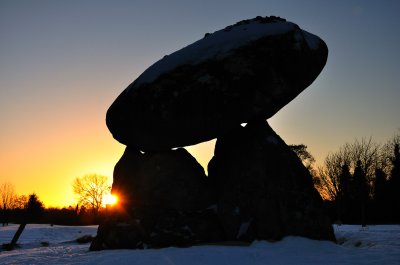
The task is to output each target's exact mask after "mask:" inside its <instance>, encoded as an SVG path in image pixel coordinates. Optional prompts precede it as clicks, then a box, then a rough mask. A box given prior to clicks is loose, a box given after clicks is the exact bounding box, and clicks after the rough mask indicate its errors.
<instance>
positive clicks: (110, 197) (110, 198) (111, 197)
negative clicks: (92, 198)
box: [104, 194, 118, 205]
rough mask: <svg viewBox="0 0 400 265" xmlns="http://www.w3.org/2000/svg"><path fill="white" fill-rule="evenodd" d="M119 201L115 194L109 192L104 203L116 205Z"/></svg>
mask: <svg viewBox="0 0 400 265" xmlns="http://www.w3.org/2000/svg"><path fill="white" fill-rule="evenodd" d="M117 201H118V198H117V197H116V196H114V195H111V194H108V195H106V196H105V197H104V205H114V204H116V203H117Z"/></svg>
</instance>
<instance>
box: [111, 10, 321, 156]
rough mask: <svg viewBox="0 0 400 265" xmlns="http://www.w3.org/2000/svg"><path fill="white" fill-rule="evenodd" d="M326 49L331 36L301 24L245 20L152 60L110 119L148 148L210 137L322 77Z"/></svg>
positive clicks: (129, 141)
mask: <svg viewBox="0 0 400 265" xmlns="http://www.w3.org/2000/svg"><path fill="white" fill-rule="evenodd" d="M327 56H328V49H327V46H326V45H325V43H324V42H323V41H322V40H321V39H320V38H319V37H317V36H315V35H313V34H310V33H308V32H306V31H304V30H302V29H300V28H299V27H298V26H297V25H296V24H294V23H291V22H286V21H285V20H283V19H280V18H275V17H266V18H261V17H257V18H255V19H251V20H245V21H241V22H239V23H237V24H235V25H233V26H229V27H226V28H225V29H222V30H219V31H216V32H214V33H213V34H207V35H206V36H205V37H204V38H203V39H201V40H199V41H197V42H194V43H193V44H191V45H189V46H187V47H185V48H183V49H181V50H178V51H176V52H174V53H172V54H171V55H168V56H165V57H164V58H163V59H161V60H159V61H158V62H156V63H155V64H153V65H152V66H150V67H149V68H148V69H147V70H146V71H144V72H143V74H142V75H140V76H139V78H137V79H136V80H135V81H134V82H133V83H132V84H130V85H129V86H128V87H127V88H126V89H125V90H124V91H123V92H122V93H121V94H120V95H119V96H118V98H117V99H116V100H115V101H114V103H113V104H112V105H111V107H110V108H109V110H108V112H107V118H106V121H107V126H108V128H109V130H110V131H111V133H112V134H113V136H114V138H115V139H117V140H118V141H119V142H121V143H123V144H126V145H129V146H133V147H135V148H137V149H138V150H142V151H154V150H164V149H170V148H173V147H180V146H187V145H193V144H197V143H200V142H203V141H207V140H210V139H213V138H216V137H218V136H219V135H223V134H225V133H227V132H229V131H230V130H231V129H233V128H235V126H237V125H239V124H240V123H243V122H248V121H250V120H253V119H255V118H262V119H264V120H265V119H267V118H269V117H271V116H272V115H274V114H275V113H276V112H277V111H278V110H280V109H281V108H282V107H283V106H285V105H286V104H287V103H289V102H290V101H291V100H293V99H294V98H295V97H296V96H297V95H298V94H299V93H300V92H302V91H303V90H304V89H305V88H307V87H308V86H309V85H310V84H311V83H312V82H313V81H314V80H315V78H316V77H317V76H318V74H319V73H320V72H321V70H322V69H323V67H324V65H325V63H326V60H327Z"/></svg>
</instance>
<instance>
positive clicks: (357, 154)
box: [317, 138, 382, 200]
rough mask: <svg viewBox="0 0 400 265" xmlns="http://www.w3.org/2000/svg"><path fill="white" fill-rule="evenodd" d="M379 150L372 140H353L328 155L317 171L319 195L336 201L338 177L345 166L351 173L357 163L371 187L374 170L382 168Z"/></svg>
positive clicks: (338, 185) (338, 184)
mask: <svg viewBox="0 0 400 265" xmlns="http://www.w3.org/2000/svg"><path fill="white" fill-rule="evenodd" d="M380 150H381V147H380V145H379V144H377V143H375V142H374V141H372V138H369V139H368V140H367V139H365V138H363V139H361V141H359V140H355V141H354V142H353V143H346V144H344V145H343V146H341V147H340V148H339V150H338V151H337V152H335V153H330V154H328V156H327V157H326V158H325V161H324V166H323V167H319V168H318V170H317V178H318V179H319V182H320V183H321V187H320V190H322V194H321V195H323V194H325V195H326V196H327V197H328V198H329V199H330V200H336V199H337V197H338V194H339V192H340V189H341V184H340V175H341V174H342V169H343V166H344V165H347V166H348V167H349V170H350V172H351V173H353V172H354V170H355V168H356V167H357V163H358V162H359V161H360V163H361V169H362V170H363V172H365V175H366V179H367V182H368V184H370V185H371V184H372V182H373V180H374V177H375V170H376V169H377V168H378V167H381V166H382V155H381V151H380ZM320 192H321V191H320ZM323 196H324V195H323Z"/></svg>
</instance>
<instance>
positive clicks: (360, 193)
mask: <svg viewBox="0 0 400 265" xmlns="http://www.w3.org/2000/svg"><path fill="white" fill-rule="evenodd" d="M353 188H354V199H355V202H356V204H357V205H358V207H360V210H361V220H360V221H361V224H362V226H363V227H364V226H366V216H365V211H366V206H367V201H368V196H369V188H368V183H367V179H366V176H365V173H364V171H363V169H362V165H361V161H360V160H358V161H357V166H356V168H355V169H354V174H353Z"/></svg>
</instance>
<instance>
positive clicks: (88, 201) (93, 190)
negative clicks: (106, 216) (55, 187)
mask: <svg viewBox="0 0 400 265" xmlns="http://www.w3.org/2000/svg"><path fill="white" fill-rule="evenodd" d="M72 187H73V190H74V193H75V194H76V195H77V196H78V200H79V204H81V205H84V206H85V207H88V208H91V209H93V211H94V212H95V213H97V212H98V211H99V209H100V208H101V206H102V204H103V199H104V196H105V195H106V194H107V193H109V192H110V190H111V187H110V186H109V185H108V183H107V177H106V176H102V175H97V174H88V175H85V176H83V177H80V178H76V179H75V180H74V183H73V184H72Z"/></svg>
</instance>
